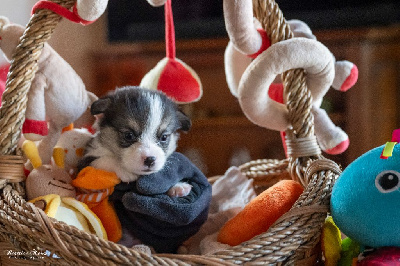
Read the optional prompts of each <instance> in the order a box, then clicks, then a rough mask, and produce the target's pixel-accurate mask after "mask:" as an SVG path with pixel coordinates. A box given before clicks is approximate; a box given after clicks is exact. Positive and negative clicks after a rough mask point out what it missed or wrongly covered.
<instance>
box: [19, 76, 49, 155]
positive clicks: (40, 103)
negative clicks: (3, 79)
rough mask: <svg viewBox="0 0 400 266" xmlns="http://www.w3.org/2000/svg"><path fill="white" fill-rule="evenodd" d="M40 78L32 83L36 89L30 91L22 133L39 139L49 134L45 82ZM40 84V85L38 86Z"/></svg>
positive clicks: (32, 138) (34, 139) (33, 138)
mask: <svg viewBox="0 0 400 266" xmlns="http://www.w3.org/2000/svg"><path fill="white" fill-rule="evenodd" d="M39 83H42V82H41V81H39V80H34V81H33V82H32V85H34V86H35V89H31V90H29V92H28V102H27V104H26V113H25V122H24V124H23V126H22V133H23V134H24V137H25V138H26V139H28V140H32V141H38V140H41V139H42V138H43V137H44V136H46V135H47V134H48V129H47V122H46V109H45V103H44V88H45V85H44V84H39ZM38 85H40V87H38ZM50 154H51V153H50Z"/></svg>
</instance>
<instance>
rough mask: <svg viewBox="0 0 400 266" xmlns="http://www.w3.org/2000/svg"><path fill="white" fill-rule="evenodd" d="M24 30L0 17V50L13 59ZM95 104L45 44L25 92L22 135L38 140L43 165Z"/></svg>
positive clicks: (58, 57) (75, 75) (69, 69)
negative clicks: (63, 134) (66, 131)
mask: <svg viewBox="0 0 400 266" xmlns="http://www.w3.org/2000/svg"><path fill="white" fill-rule="evenodd" d="M23 32H24V27H22V26H21V25H17V24H12V23H10V22H9V21H8V19H7V18H6V17H0V38H1V42H0V49H1V50H2V51H3V53H4V55H5V57H6V58H7V59H8V60H11V59H12V55H13V53H14V50H15V48H16V47H17V45H18V43H19V39H20V37H21V35H22V34H23ZM95 100H97V97H96V95H94V94H93V93H91V92H88V91H86V89H85V85H84V83H83V81H82V79H81V78H80V77H79V76H78V74H77V73H76V72H75V71H74V70H73V69H72V67H71V66H70V65H69V64H68V63H67V62H66V61H65V60H64V59H63V58H62V57H61V56H60V55H59V54H57V52H56V51H54V50H53V48H51V47H50V45H48V44H47V43H45V44H44V47H43V50H42V53H41V55H40V58H39V61H38V71H37V72H36V74H35V77H34V79H33V80H32V84H31V87H30V89H29V92H28V102H27V107H26V114H25V122H24V124H23V127H22V133H23V134H24V137H25V138H26V139H28V140H33V141H38V140H41V141H40V143H39V145H38V149H39V154H40V157H41V158H42V160H43V163H44V164H49V163H50V161H51V154H52V150H53V148H54V146H55V145H56V143H57V141H58V139H59V137H60V135H61V131H62V129H63V128H64V127H66V126H68V125H70V124H71V123H72V122H74V121H75V120H77V119H78V118H79V117H80V116H81V115H82V114H83V113H84V112H85V111H86V110H87V108H88V107H89V106H90V105H91V103H92V102H93V101H95Z"/></svg>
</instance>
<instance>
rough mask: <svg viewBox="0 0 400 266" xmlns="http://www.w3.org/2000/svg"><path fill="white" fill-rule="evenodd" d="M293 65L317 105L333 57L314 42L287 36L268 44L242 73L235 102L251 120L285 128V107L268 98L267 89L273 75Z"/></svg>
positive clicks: (330, 74)
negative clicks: (302, 72) (303, 73)
mask: <svg viewBox="0 0 400 266" xmlns="http://www.w3.org/2000/svg"><path fill="white" fill-rule="evenodd" d="M296 68H303V69H305V71H306V73H307V77H306V83H307V87H308V89H309V90H310V92H311V95H312V100H313V105H314V106H315V107H319V105H320V103H321V100H322V97H323V96H324V95H325V93H326V92H327V91H328V89H329V87H330V86H331V84H332V81H333V78H334V63H333V57H332V56H331V54H330V51H329V50H328V48H326V47H325V46H324V45H323V44H321V43H320V42H318V41H315V40H310V39H306V38H294V39H289V40H286V41H282V42H278V43H276V44H274V45H272V46H271V47H269V49H267V50H266V51H265V52H263V53H262V54H261V55H259V56H258V57H257V58H256V59H255V60H254V61H253V62H252V63H251V64H250V65H249V67H248V68H247V69H246V71H245V72H244V73H243V76H242V78H241V80H240V84H239V88H238V96H239V103H240V106H241V108H242V110H243V112H244V113H245V114H246V116H247V117H248V118H249V119H250V120H251V121H252V122H253V123H255V124H257V125H260V126H262V127H265V128H269V129H273V130H278V131H284V130H286V129H288V127H289V120H288V110H287V108H286V106H285V105H284V104H282V103H278V102H276V101H273V100H272V99H271V98H270V96H269V94H268V89H269V86H270V85H271V83H272V82H273V80H274V79H275V77H276V76H277V75H279V74H281V73H283V72H285V71H287V70H289V69H296Z"/></svg>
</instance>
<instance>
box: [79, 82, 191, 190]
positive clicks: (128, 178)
mask: <svg viewBox="0 0 400 266" xmlns="http://www.w3.org/2000/svg"><path fill="white" fill-rule="evenodd" d="M91 113H92V114H93V115H95V116H96V118H97V122H96V126H95V127H96V129H97V133H96V135H95V137H94V138H93V139H92V140H91V141H90V142H89V144H88V145H87V147H86V150H85V155H84V157H83V159H82V160H81V162H80V165H79V168H80V169H82V168H84V167H86V166H89V165H90V166H93V167H95V168H98V169H103V170H106V171H110V172H115V173H116V175H117V176H118V177H119V178H120V179H121V181H122V182H133V181H135V180H136V179H137V178H138V176H141V175H149V174H152V173H155V172H157V171H159V170H161V169H162V168H163V167H164V164H165V162H166V159H167V158H168V156H169V155H171V154H172V153H173V152H174V151H175V149H176V147H177V140H178V138H179V133H178V130H182V131H188V130H189V129H190V126H191V122H190V119H189V118H188V117H187V116H186V115H185V114H183V113H182V112H181V111H180V110H179V109H178V107H177V105H176V104H175V103H174V102H173V101H171V100H170V99H169V98H168V97H166V96H165V95H164V94H163V93H162V92H158V91H154V90H147V89H143V88H140V87H133V86H128V87H122V88H118V89H116V90H115V91H114V92H113V93H112V94H110V95H108V96H106V97H104V98H101V99H99V100H97V101H96V102H94V103H93V104H92V106H91ZM189 192H190V186H189V185H188V184H186V183H178V184H176V185H175V186H174V187H172V188H171V189H170V190H169V191H168V194H169V195H170V196H185V195H187V194H188V193H189Z"/></svg>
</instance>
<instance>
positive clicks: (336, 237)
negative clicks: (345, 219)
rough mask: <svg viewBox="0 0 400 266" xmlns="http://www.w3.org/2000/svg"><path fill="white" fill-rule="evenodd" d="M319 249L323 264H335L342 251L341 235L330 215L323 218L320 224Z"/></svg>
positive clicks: (331, 265) (330, 265)
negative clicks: (321, 224) (323, 221)
mask: <svg viewBox="0 0 400 266" xmlns="http://www.w3.org/2000/svg"><path fill="white" fill-rule="evenodd" d="M321 249H322V252H323V254H324V259H325V260H324V262H325V266H336V265H337V263H338V261H339V259H340V252H341V251H342V237H341V235H340V231H339V229H338V228H337V226H336V225H335V223H334V222H333V219H332V217H331V216H329V217H327V218H326V219H325V223H324V225H323V226H322V234H321Z"/></svg>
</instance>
